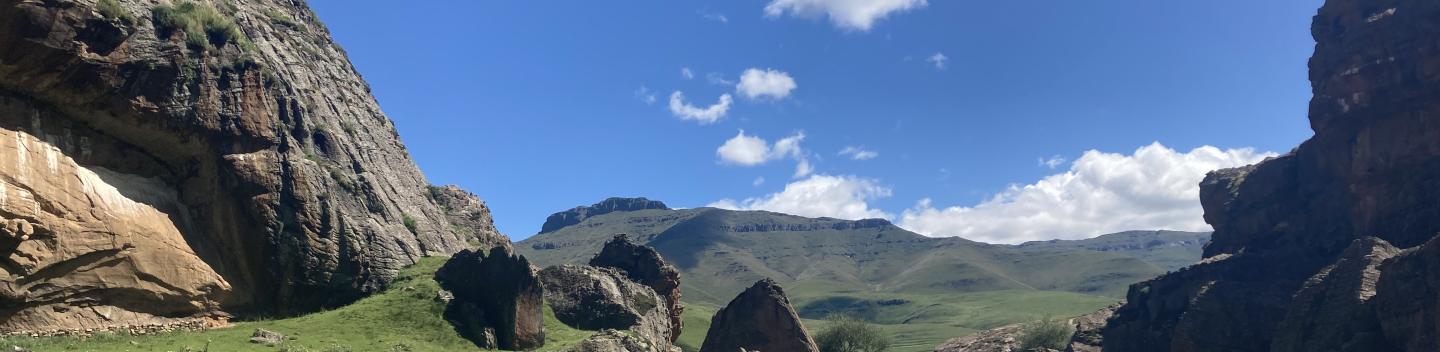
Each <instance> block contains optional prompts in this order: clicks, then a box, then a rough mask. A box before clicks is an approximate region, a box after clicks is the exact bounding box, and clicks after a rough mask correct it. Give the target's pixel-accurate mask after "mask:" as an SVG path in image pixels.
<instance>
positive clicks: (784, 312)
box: [700, 279, 820, 352]
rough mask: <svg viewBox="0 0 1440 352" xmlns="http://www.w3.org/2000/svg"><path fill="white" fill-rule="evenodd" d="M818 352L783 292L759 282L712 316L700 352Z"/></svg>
mask: <svg viewBox="0 0 1440 352" xmlns="http://www.w3.org/2000/svg"><path fill="white" fill-rule="evenodd" d="M741 349H745V350H750V351H793V352H807V351H808V352H818V351H819V350H820V349H819V348H818V347H816V346H815V340H814V339H812V338H811V337H810V332H809V331H807V330H805V325H804V324H802V323H801V322H800V316H799V315H796V314H795V309H794V308H793V307H791V306H790V298H789V297H786V296H785V290H784V289H781V288H780V285H779V284H776V283H775V281H773V280H770V279H765V280H760V281H759V282H756V283H755V285H753V286H750V288H748V289H746V290H745V292H741V293H740V295H738V296H735V299H733V300H731V301H730V303H729V304H727V305H725V308H721V309H720V311H717V312H715V317H714V318H712V319H711V320H710V331H708V332H706V333H705V343H704V344H703V345H702V346H701V347H700V352H731V351H739V350H741Z"/></svg>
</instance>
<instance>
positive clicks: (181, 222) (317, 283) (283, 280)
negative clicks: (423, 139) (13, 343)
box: [0, 0, 483, 333]
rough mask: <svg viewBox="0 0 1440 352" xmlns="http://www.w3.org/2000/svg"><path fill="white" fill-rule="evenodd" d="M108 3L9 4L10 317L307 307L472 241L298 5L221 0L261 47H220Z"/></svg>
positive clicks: (32, 321)
mask: <svg viewBox="0 0 1440 352" xmlns="http://www.w3.org/2000/svg"><path fill="white" fill-rule="evenodd" d="M115 3H116V4H118V5H119V6H118V7H119V9H120V10H121V11H122V12H123V13H125V14H128V15H129V17H133V18H137V19H139V21H125V20H121V19H119V18H112V17H107V16H113V14H111V15H107V14H106V13H104V12H102V11H98V10H97V9H96V2H95V1H30V0H0V24H3V25H0V48H3V49H0V175H3V176H4V177H3V182H0V217H3V218H4V222H3V224H0V225H3V226H0V331H32V332H37V333H44V332H46V331H62V330H68V329H76V328H87V329H100V330H125V329H126V327H129V326H142V325H147V324H165V323H173V322H182V321H193V320H196V319H203V320H209V321H212V322H215V323H220V322H223V321H224V319H225V318H226V317H227V316H228V315H229V314H228V313H227V312H239V313H246V314H264V315H269V314H287V313H296V312H304V311H310V310H315V309H319V308H322V307H326V306H335V305H340V304H345V303H348V302H351V301H353V300H355V299H358V298H359V297H362V296H364V295H365V294H367V293H370V292H375V291H377V290H379V289H381V288H383V287H384V286H385V285H386V284H387V283H388V282H389V281H390V280H391V279H393V277H394V276H395V275H396V274H397V273H398V271H399V270H400V269H401V268H403V267H405V266H406V265H409V264H412V263H414V262H415V260H417V259H418V258H421V257H423V256H426V255H437V254H438V255H445V254H450V253H453V252H455V251H458V250H460V249H462V248H465V246H466V241H465V238H464V237H465V236H464V235H462V234H458V233H456V231H455V230H454V228H455V227H454V226H451V224H450V221H448V220H447V218H446V215H447V214H446V212H444V211H442V210H441V207H439V206H437V205H436V204H435V203H434V202H433V201H431V200H429V198H428V197H427V196H426V195H427V193H428V191H427V189H426V187H427V186H428V184H427V182H426V181H425V177H424V176H423V175H422V174H421V173H420V172H419V170H418V169H417V168H416V166H415V163H414V161H412V159H411V158H410V156H409V155H408V154H407V153H406V151H405V148H404V146H403V145H402V144H401V142H400V139H399V137H398V135H397V134H396V132H395V129H394V126H393V125H392V124H391V122H390V121H389V120H388V119H387V118H386V117H385V115H384V114H382V113H381V112H380V108H379V106H378V105H377V104H376V103H375V100H374V99H373V98H372V97H371V96H370V93H369V88H368V87H367V86H366V84H365V82H364V81H363V80H362V79H361V78H360V75H359V74H358V73H357V72H356V71H355V70H354V68H353V67H352V66H351V65H350V63H349V62H348V60H347V59H346V57H345V54H344V52H343V51H341V50H340V49H339V47H338V46H337V45H336V44H335V43H334V42H333V41H332V40H331V39H330V37H329V35H328V33H327V30H326V29H325V27H324V25H323V24H321V23H320V22H319V21H318V19H317V18H316V17H315V16H314V14H313V12H311V11H310V10H309V9H308V8H306V7H305V5H304V4H303V2H294V1H288V0H253V1H229V2H224V4H223V6H222V9H221V10H220V12H221V13H222V14H224V16H225V17H226V18H228V19H230V20H232V21H233V22H234V23H235V25H236V26H237V27H238V28H239V29H240V32H243V33H244V35H245V37H246V38H245V40H244V41H246V42H248V43H250V44H253V45H243V46H242V45H237V43H233V42H229V43H212V45H211V46H210V47H209V48H202V47H191V46H189V45H187V44H186V43H185V39H184V38H185V37H186V35H187V34H186V33H183V30H170V29H164V28H157V27H159V26H156V25H153V23H152V22H153V21H150V20H149V19H148V17H149V16H150V14H151V10H152V8H153V7H154V6H156V5H157V3H173V2H156V1H149V0H116V1H115ZM198 3H201V4H202V6H210V5H203V4H212V3H213V4H219V2H213V1H200V2H198ZM216 6H220V5H216ZM274 16H283V17H287V18H289V19H291V20H292V21H293V22H291V23H289V24H282V23H277V21H275V20H273V19H272V18H274ZM481 222H483V221H481Z"/></svg>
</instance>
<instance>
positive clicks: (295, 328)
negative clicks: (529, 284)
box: [0, 257, 703, 352]
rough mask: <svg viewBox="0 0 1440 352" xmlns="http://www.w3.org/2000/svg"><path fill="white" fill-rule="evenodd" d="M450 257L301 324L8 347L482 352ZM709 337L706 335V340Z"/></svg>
mask: <svg viewBox="0 0 1440 352" xmlns="http://www.w3.org/2000/svg"><path fill="white" fill-rule="evenodd" d="M445 259H446V258H439V257H434V258H425V259H423V260H421V261H420V263H418V264H415V265H413V266H411V267H409V268H406V269H405V271H404V272H402V273H401V275H400V277H399V279H397V280H396V281H395V283H394V284H393V285H391V288H390V289H389V290H386V291H384V292H381V293H378V294H375V295H373V296H370V297H367V298H365V299H362V300H360V301H358V302H355V303H354V304H351V305H348V306H345V307H341V308H339V309H335V310H330V311H324V312H318V313H314V314H309V315H305V316H301V317H296V318H290V319H279V320H268V321H252V322H238V323H235V324H234V326H233V327H229V328H224V329H215V330H208V331H203V332H180V333H169V334H163V335H156V336H126V335H117V334H100V335H96V336H94V337H90V338H85V339H79V338H38V339H32V338H0V346H3V347H5V348H8V347H10V346H12V345H13V346H20V347H25V348H28V349H30V350H33V351H36V352H41V351H45V352H48V351H97V352H102V351H103V352H110V351H186V350H190V351H335V352H339V351H475V350H479V349H477V348H475V345H474V344H472V343H470V341H467V340H465V339H463V338H461V337H460V336H459V335H458V334H456V333H455V329H454V328H452V327H451V326H450V324H449V323H448V322H446V321H445V320H444V319H443V318H441V313H442V312H443V311H444V310H445V305H444V304H443V303H441V302H440V301H438V300H436V299H435V297H436V294H437V293H438V292H439V290H440V285H439V284H437V283H436V282H435V280H434V279H433V275H434V273H435V270H437V269H439V268H440V266H441V265H442V264H444V263H445ZM257 328H263V329H267V330H272V331H277V332H280V333H283V334H285V335H286V336H288V337H289V338H290V339H289V340H288V341H286V342H284V343H282V344H280V345H276V346H265V345H259V344H252V343H250V342H249V339H250V334H251V333H252V332H254V331H255V329H257ZM590 334H591V332H588V331H581V330H576V329H573V328H570V327H568V326H565V325H564V324H561V323H560V322H559V321H558V320H556V319H555V316H554V313H553V312H551V311H550V309H549V308H548V307H547V308H546V309H545V339H546V346H545V349H544V350H547V351H549V350H561V349H564V348H565V347H568V346H570V345H573V344H574V343H576V342H578V341H580V340H582V339H584V338H585V337H587V336H590ZM702 334H703V333H702Z"/></svg>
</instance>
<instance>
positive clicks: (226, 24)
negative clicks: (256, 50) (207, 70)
mask: <svg viewBox="0 0 1440 352" xmlns="http://www.w3.org/2000/svg"><path fill="white" fill-rule="evenodd" d="M151 16H153V17H154V20H155V28H156V29H160V30H163V31H170V32H174V31H181V32H185V43H186V44H189V45H190V47H193V48H201V49H212V48H215V47H218V46H225V44H237V45H241V46H246V45H247V44H248V43H249V41H248V40H246V39H245V33H243V32H241V31H240V27H239V26H236V25H235V21H232V20H230V18H229V17H226V16H225V15H221V14H220V12H218V11H215V8H213V7H210V6H209V5H203V4H198V3H195V2H193V1H188V0H187V1H181V2H180V3H178V4H176V5H174V6H171V5H158V6H155V9H154V10H151Z"/></svg>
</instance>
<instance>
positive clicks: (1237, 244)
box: [1104, 0, 1440, 352]
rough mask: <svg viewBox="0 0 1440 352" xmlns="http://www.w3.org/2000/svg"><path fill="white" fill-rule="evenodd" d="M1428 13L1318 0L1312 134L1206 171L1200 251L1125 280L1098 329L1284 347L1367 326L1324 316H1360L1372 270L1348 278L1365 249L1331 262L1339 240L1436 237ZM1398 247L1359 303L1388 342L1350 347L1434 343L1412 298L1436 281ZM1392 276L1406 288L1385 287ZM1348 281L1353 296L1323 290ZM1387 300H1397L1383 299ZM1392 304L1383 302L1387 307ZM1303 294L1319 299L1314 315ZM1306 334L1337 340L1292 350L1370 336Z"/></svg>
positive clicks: (1410, 4) (1362, 263) (1140, 339)
mask: <svg viewBox="0 0 1440 352" xmlns="http://www.w3.org/2000/svg"><path fill="white" fill-rule="evenodd" d="M1436 23H1440V2H1435V1H1426V0H1383V1H1360V0H1329V1H1327V2H1326V4H1325V6H1324V7H1322V8H1321V9H1320V11H1319V13H1318V15H1316V16H1315V19H1314V24H1313V28H1312V32H1313V35H1314V37H1315V40H1316V41H1317V44H1316V47H1315V55H1314V56H1313V57H1312V59H1311V60H1310V81H1311V83H1312V86H1313V89H1314V98H1313V99H1312V100H1311V102H1310V125H1311V128H1312V129H1313V130H1314V131H1315V135H1314V137H1312V138H1311V139H1310V140H1308V141H1306V142H1305V143H1304V144H1302V145H1301V146H1300V147H1299V148H1297V149H1295V150H1294V151H1293V152H1292V153H1290V154H1289V155H1285V156H1282V157H1279V158H1275V159H1271V160H1267V161H1265V162H1262V163H1260V164H1257V165H1254V166H1250V167H1244V168H1238V169H1231V170H1222V171H1217V172H1214V173H1212V174H1210V175H1209V176H1207V177H1206V179H1205V181H1204V182H1203V183H1202V184H1201V195H1200V197H1201V202H1202V204H1203V205H1204V208H1205V220H1206V221H1207V222H1209V223H1210V224H1211V225H1213V226H1214V227H1215V233H1214V235H1213V237H1212V241H1211V242H1210V244H1208V245H1207V246H1206V248H1205V257H1206V259H1205V260H1204V261H1202V262H1201V263H1200V264H1197V265H1195V266H1192V267H1190V268H1188V269H1185V270H1181V271H1179V272H1175V273H1172V274H1168V275H1165V276H1162V277H1160V278H1157V279H1154V280H1151V281H1148V282H1144V283H1140V284H1136V285H1135V286H1132V287H1131V289H1130V292H1129V294H1128V302H1129V303H1128V304H1126V305H1125V306H1123V307H1121V308H1120V309H1119V310H1117V311H1116V314H1115V317H1114V318H1112V319H1111V320H1110V321H1109V324H1108V326H1107V327H1106V328H1105V339H1104V343H1105V349H1106V350H1107V351H1112V352H1126V351H1153V350H1177V351H1261V350H1267V349H1270V348H1272V346H1275V347H1277V348H1280V347H1283V348H1294V347H1295V346H1296V345H1295V343H1297V342H1296V341H1295V339H1297V338H1301V337H1304V336H1314V335H1313V334H1314V333H1315V332H1321V331H1329V330H1332V329H1334V331H1350V332H1355V333H1367V332H1368V331H1369V330H1372V329H1373V326H1371V327H1366V326H1363V325H1361V326H1345V325H1333V324H1332V323H1335V322H1338V321H1340V320H1342V319H1343V318H1342V317H1344V316H1348V317H1358V318H1360V319H1364V318H1363V317H1364V316H1365V315H1366V314H1368V313H1365V312H1364V309H1365V308H1364V307H1363V306H1354V305H1353V304H1355V303H1354V302H1357V301H1364V299H1363V297H1365V295H1364V294H1362V292H1363V288H1364V287H1365V286H1366V284H1364V283H1365V282H1366V281H1367V280H1369V279H1368V278H1367V279H1360V278H1366V277H1367V275H1370V274H1365V272H1366V271H1368V270H1371V269H1368V268H1373V265H1374V262H1375V260H1376V259H1374V258H1367V257H1366V256H1360V257H1353V258H1352V257H1344V252H1345V250H1346V248H1360V249H1357V251H1361V252H1367V250H1364V248H1366V247H1369V248H1372V249H1371V250H1368V252H1372V253H1385V252H1386V251H1387V250H1386V249H1385V248H1384V246H1378V245H1373V243H1372V244H1371V245H1367V244H1365V243H1366V242H1363V241H1362V242H1360V244H1358V245H1352V243H1355V242H1356V240H1357V239H1360V238H1362V237H1364V236H1374V237H1377V238H1379V239H1381V240H1384V241H1385V242H1389V243H1390V244H1393V245H1394V246H1396V247H1399V248H1407V247H1413V246H1417V245H1420V244H1422V243H1425V242H1426V241H1428V240H1430V239H1431V238H1432V237H1435V235H1436V233H1437V232H1440V202H1437V201H1436V199H1440V186H1437V185H1440V124H1437V123H1436V116H1435V112H1436V111H1437V110H1440V69H1437V67H1440V41H1436V40H1434V38H1437V36H1440V26H1436V25H1435V24H1436ZM1376 243H1378V242H1376ZM1377 246H1378V249H1375V248H1377ZM1421 251H1423V249H1422V250H1421ZM1421 251H1415V253H1419V252H1421ZM1367 255H1368V254H1367ZM1381 256H1383V255H1381ZM1404 257H1405V258H1401V257H1397V258H1393V259H1391V261H1389V262H1386V263H1384V264H1381V265H1380V273H1381V274H1380V279H1379V284H1377V285H1376V291H1377V292H1376V293H1375V296H1374V297H1372V298H1371V300H1372V301H1373V302H1372V304H1373V305H1374V306H1375V313H1376V317H1377V320H1378V323H1379V325H1380V327H1381V330H1382V331H1383V333H1384V336H1383V337H1380V339H1381V340H1383V341H1385V344H1378V343H1377V344H1370V345H1368V346H1358V347H1356V349H1355V350H1384V349H1385V346H1386V345H1393V346H1396V347H1400V348H1403V349H1407V350H1427V351H1433V350H1436V349H1440V345H1437V344H1436V342H1435V340H1434V339H1433V337H1434V336H1435V334H1436V331H1435V329H1434V327H1435V326H1436V325H1435V318H1436V317H1435V316H1434V314H1433V313H1425V312H1422V310H1423V309H1424V307H1426V306H1425V304H1430V303H1423V302H1427V301H1428V302H1435V297H1436V296H1437V292H1440V291H1436V290H1435V289H1436V288H1437V287H1435V286H1427V285H1426V284H1423V283H1425V282H1431V281H1430V280H1433V278H1434V276H1433V275H1434V274H1432V273H1431V272H1426V271H1425V270H1423V269H1418V268H1422V267H1424V266H1425V265H1423V264H1419V263H1420V262H1423V261H1424V260H1426V259H1421V258H1422V256H1414V257H1410V256H1404ZM1332 265H1333V269H1332V270H1331V272H1328V273H1326V272H1325V271H1326V268H1331V267H1332ZM1391 268H1393V269H1394V273H1393V274H1392V273H1391ZM1336 270H1339V271H1336ZM1411 270H1415V271H1411ZM1401 273H1410V274H1401ZM1321 274H1324V275H1321ZM1411 274H1413V276H1411ZM1425 275H1431V276H1428V277H1426V276H1425ZM1390 276H1410V277H1407V278H1405V279H1393V280H1390V279H1387V277H1390ZM1313 278H1318V279H1319V280H1320V281H1321V282H1313V281H1312V279H1313ZM1332 279H1333V280H1336V282H1334V283H1329V282H1324V281H1329V280H1332ZM1389 283H1393V285H1394V286H1393V287H1404V289H1403V290H1399V289H1397V290H1396V291H1395V292H1390V291H1388V289H1387V287H1391V286H1388V285H1391V284H1389ZM1346 288H1355V289H1361V290H1362V291H1356V292H1352V293H1348V294H1340V293H1337V292H1334V291H1338V290H1342V289H1346ZM1351 295H1354V297H1355V298H1353V299H1352V298H1348V297H1350V296H1351ZM1391 295H1396V296H1397V297H1406V298H1407V299H1410V301H1407V302H1405V303H1399V302H1397V301H1391V300H1389V299H1386V298H1384V297H1391ZM1337 297H1346V298H1343V299H1341V298H1337ZM1422 297H1423V299H1421V298H1422ZM1297 298H1298V299H1299V300H1298V301H1297ZM1344 300H1350V302H1351V303H1342V301H1344ZM1390 303H1394V304H1395V306H1393V307H1395V308H1394V309H1395V310H1390V309H1389V308H1386V307H1392V306H1390V305H1389V304H1390ZM1297 304H1298V305H1301V306H1300V307H1296V305H1297ZM1305 304H1324V305H1331V308H1328V310H1329V312H1325V313H1313V314H1312V313H1307V312H1306V311H1307V310H1311V309H1308V308H1306V307H1304V305H1305ZM1341 306H1343V308H1342V307H1341ZM1402 307H1403V308H1402ZM1430 307H1434V305H1432V306H1430ZM1433 311H1434V310H1433V309H1432V310H1431V312H1433ZM1315 314H1321V315H1325V316H1315ZM1329 314H1335V316H1328V315H1329ZM1287 317H1293V318H1294V319H1303V320H1306V321H1290V318H1287ZM1398 326H1406V328H1401V327H1398ZM1292 329H1298V330H1292ZM1307 331H1308V332H1307ZM1297 334H1298V335H1297ZM1281 336H1284V337H1283V340H1282V339H1281ZM1426 336H1429V337H1426ZM1316 338H1320V339H1322V340H1323V341H1317V342H1316V343H1317V344H1340V345H1326V346H1311V345H1308V342H1307V344H1306V345H1304V346H1308V347H1318V348H1320V349H1321V350H1346V349H1347V348H1349V347H1348V345H1345V343H1352V342H1358V341H1370V340H1365V339H1367V337H1364V336H1349V337H1335V338H1334V339H1331V338H1330V337H1316ZM1352 338H1353V339H1354V340H1352Z"/></svg>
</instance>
